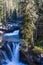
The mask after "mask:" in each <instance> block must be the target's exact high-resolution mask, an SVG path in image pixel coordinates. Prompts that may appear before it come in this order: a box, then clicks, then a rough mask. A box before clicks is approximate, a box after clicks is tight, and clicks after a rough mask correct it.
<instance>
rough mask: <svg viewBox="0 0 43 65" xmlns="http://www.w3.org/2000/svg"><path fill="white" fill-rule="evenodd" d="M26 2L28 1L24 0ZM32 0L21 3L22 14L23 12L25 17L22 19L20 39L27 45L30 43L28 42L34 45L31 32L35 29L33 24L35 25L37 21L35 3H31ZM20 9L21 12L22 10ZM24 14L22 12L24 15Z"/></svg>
mask: <svg viewBox="0 0 43 65" xmlns="http://www.w3.org/2000/svg"><path fill="white" fill-rule="evenodd" d="M26 1H28V0H26ZM33 1H34V0H32V3H33V4H32V3H31V0H30V1H29V2H28V4H27V2H25V3H22V6H23V5H24V4H25V5H24V8H23V9H25V10H24V12H25V16H24V18H23V22H22V26H23V27H22V28H21V30H20V32H21V35H22V38H23V39H24V40H25V42H27V45H28V44H29V43H30V41H31V42H32V43H34V42H33V41H34V39H33V32H34V31H33V30H34V29H36V28H35V25H34V23H36V20H37V18H38V17H37V14H36V9H35V7H34V4H35V2H33ZM23 9H22V10H23ZM24 12H22V13H23V14H24Z"/></svg>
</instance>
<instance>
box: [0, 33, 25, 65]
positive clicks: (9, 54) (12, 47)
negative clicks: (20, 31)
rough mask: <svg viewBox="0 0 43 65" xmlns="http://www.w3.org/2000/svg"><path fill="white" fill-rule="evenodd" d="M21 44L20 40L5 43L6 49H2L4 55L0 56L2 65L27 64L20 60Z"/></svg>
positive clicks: (0, 64) (1, 52)
mask: <svg viewBox="0 0 43 65" xmlns="http://www.w3.org/2000/svg"><path fill="white" fill-rule="evenodd" d="M14 33H15V32H14ZM14 33H13V34H14ZM11 34H12V33H11ZM13 34H12V35H13ZM16 34H17V33H16ZM9 35H10V34H7V35H6V36H8V37H9ZM12 35H11V36H12ZM14 35H15V34H14ZM10 38H11V37H10ZM8 39H9V38H8ZM20 44H21V43H20V42H5V44H4V45H3V47H4V49H1V50H0V55H1V56H2V57H3V58H2V59H1V58H0V65H25V64H24V63H22V62H20V60H19V50H20V49H19V47H20Z"/></svg>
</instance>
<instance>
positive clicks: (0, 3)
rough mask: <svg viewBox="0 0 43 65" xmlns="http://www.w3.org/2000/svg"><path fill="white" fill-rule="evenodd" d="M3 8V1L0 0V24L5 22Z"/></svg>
mask: <svg viewBox="0 0 43 65" xmlns="http://www.w3.org/2000/svg"><path fill="white" fill-rule="evenodd" d="M4 11H5V10H4V6H3V1H2V0H0V19H1V21H2V22H4V21H5V13H4Z"/></svg>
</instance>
